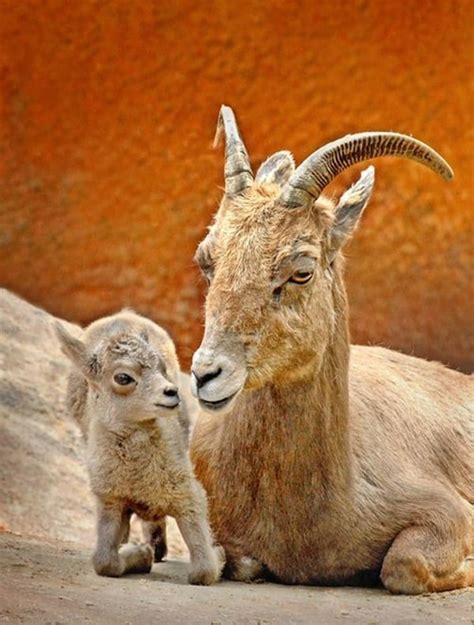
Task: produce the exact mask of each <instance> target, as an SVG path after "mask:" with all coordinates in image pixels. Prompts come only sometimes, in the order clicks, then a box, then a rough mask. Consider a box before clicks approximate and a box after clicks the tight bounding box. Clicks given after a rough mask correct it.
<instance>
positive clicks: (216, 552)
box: [188, 545, 225, 586]
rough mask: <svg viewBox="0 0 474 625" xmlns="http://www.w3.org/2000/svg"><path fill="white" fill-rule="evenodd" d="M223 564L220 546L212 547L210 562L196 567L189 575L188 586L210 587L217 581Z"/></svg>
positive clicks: (222, 550)
mask: <svg viewBox="0 0 474 625" xmlns="http://www.w3.org/2000/svg"><path fill="white" fill-rule="evenodd" d="M224 564H225V551H224V549H223V548H222V547H221V546H220V545H216V546H215V547H213V549H212V552H211V557H210V561H209V562H207V563H206V564H205V565H202V564H201V565H200V566H196V567H195V568H194V569H193V570H191V573H190V574H189V577H188V581H189V583H190V584H196V585H199V586H210V585H211V584H215V583H216V582H217V581H219V578H220V576H221V572H222V569H223V568H224Z"/></svg>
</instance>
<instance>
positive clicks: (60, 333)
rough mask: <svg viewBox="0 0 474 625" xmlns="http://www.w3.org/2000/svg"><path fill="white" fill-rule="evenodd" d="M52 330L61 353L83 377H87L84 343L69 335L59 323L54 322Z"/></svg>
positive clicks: (87, 368)
mask: <svg viewBox="0 0 474 625" xmlns="http://www.w3.org/2000/svg"><path fill="white" fill-rule="evenodd" d="M54 330H55V332H56V336H57V337H58V339H59V342H60V344H61V349H62V351H63V353H64V354H65V355H66V356H67V357H68V358H69V359H70V360H71V361H72V362H73V364H74V365H75V366H76V367H77V368H78V369H79V370H80V371H81V372H82V373H83V374H84V375H89V373H90V371H89V362H88V360H89V359H88V355H87V349H86V346H85V345H84V343H83V342H82V341H80V340H79V339H76V337H75V336H73V335H72V334H70V333H69V332H68V331H67V330H66V328H65V327H64V326H63V325H62V323H59V321H55V322H54Z"/></svg>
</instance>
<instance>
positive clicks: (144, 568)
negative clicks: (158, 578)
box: [119, 544, 154, 573]
mask: <svg viewBox="0 0 474 625" xmlns="http://www.w3.org/2000/svg"><path fill="white" fill-rule="evenodd" d="M119 555H120V557H121V558H123V559H124V561H125V571H126V572H127V573H149V572H150V571H151V569H152V566H153V558H154V553H153V548H152V547H151V546H150V545H133V544H126V545H122V547H120V551H119Z"/></svg>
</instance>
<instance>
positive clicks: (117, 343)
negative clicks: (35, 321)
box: [58, 311, 222, 584]
mask: <svg viewBox="0 0 474 625" xmlns="http://www.w3.org/2000/svg"><path fill="white" fill-rule="evenodd" d="M58 336H60V338H61V340H62V341H63V348H64V349H68V350H69V354H71V357H72V359H73V362H76V364H77V365H78V369H77V371H73V372H72V373H71V375H70V378H69V382H68V395H67V402H68V406H69V409H70V412H71V414H72V416H73V417H74V419H75V420H76V422H77V423H78V425H79V427H80V429H81V432H82V435H83V438H84V441H85V444H86V462H87V468H88V472H89V480H90V485H91V489H92V492H93V493H94V495H95V496H96V499H97V511H98V523H97V532H98V537H97V547H96V550H95V553H94V557H93V561H94V567H95V570H96V572H97V573H99V574H101V575H109V576H119V575H122V574H123V573H127V572H140V573H143V572H149V571H150V570H151V566H152V563H153V556H155V558H158V559H161V557H162V556H163V554H164V552H165V551H166V543H165V539H164V532H165V517H166V516H173V517H174V518H175V519H176V521H177V524H178V527H179V529H180V531H181V533H182V535H183V538H184V541H185V543H186V545H187V546H188V548H189V551H190V556H191V573H190V576H189V580H190V582H192V583H197V584H210V583H213V582H215V581H217V579H218V577H219V575H220V569H221V568H222V562H220V561H219V559H220V558H221V553H220V549H218V548H215V547H214V546H213V539H212V535H211V532H210V529H209V524H208V519H207V499H206V493H205V491H204V489H203V487H202V486H201V484H200V483H199V482H198V481H197V480H196V478H195V476H194V473H193V469H192V465H191V461H190V458H189V453H188V447H189V430H190V426H191V425H192V420H193V414H192V405H191V402H190V400H189V391H188V389H186V390H185V392H184V393H183V394H182V395H181V403H180V404H179V403H178V402H179V399H175V398H177V397H179V396H178V386H177V384H178V383H179V384H180V387H181V390H183V387H185V386H186V385H187V384H188V380H187V379H185V377H184V376H183V374H181V373H180V371H179V365H178V361H177V358H176V353H175V349H174V345H173V343H172V341H171V339H170V337H169V336H168V335H167V334H166V332H165V331H164V330H163V329H162V328H160V327H159V326H157V325H155V324H154V323H153V322H151V321H150V320H147V319H145V318H143V317H140V316H139V315H136V314H135V313H133V312H131V311H124V312H122V313H119V314H117V315H114V316H112V317H108V318H105V319H101V320H99V321H97V322H94V323H93V324H92V325H91V326H89V327H88V328H87V329H86V330H85V332H84V334H83V337H82V342H81V341H78V340H77V339H74V338H72V337H70V336H69V335H66V334H65V331H64V330H62V332H60V333H59V334H58ZM132 376H133V377H132ZM186 377H187V376H186ZM114 384H115V386H113V385H114ZM174 385H176V386H174ZM124 387H125V388H124ZM166 401H168V403H165V402H166ZM169 402H171V403H169ZM173 402H174V403H173ZM132 513H136V514H137V515H138V516H139V517H140V518H141V519H142V520H143V521H145V522H147V523H146V524H145V526H144V534H145V538H146V541H147V543H146V544H145V545H132V544H124V543H126V542H127V540H128V535H129V523H130V516H131V514H132Z"/></svg>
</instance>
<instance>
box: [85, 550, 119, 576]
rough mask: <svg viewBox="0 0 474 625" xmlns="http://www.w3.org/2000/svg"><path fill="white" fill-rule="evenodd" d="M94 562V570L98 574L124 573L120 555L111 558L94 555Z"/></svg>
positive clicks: (116, 574) (113, 574) (112, 574)
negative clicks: (104, 558) (105, 558)
mask: <svg viewBox="0 0 474 625" xmlns="http://www.w3.org/2000/svg"><path fill="white" fill-rule="evenodd" d="M92 564H93V565H94V570H95V572H96V573H97V575H100V576H102V577H120V576H121V575H122V573H123V567H122V566H121V563H120V558H119V557H118V555H116V556H115V557H113V558H110V559H109V560H102V559H100V558H99V557H98V556H96V555H94V557H93V559H92Z"/></svg>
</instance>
